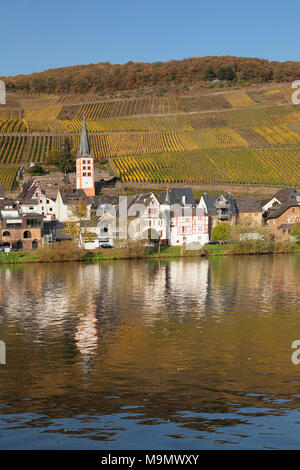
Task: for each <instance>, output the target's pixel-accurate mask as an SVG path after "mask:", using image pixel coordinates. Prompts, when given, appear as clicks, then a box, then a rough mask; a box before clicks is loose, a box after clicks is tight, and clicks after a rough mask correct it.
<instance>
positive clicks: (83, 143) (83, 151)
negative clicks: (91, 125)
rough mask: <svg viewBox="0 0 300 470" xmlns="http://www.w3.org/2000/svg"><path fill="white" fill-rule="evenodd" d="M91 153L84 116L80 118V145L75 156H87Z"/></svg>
mask: <svg viewBox="0 0 300 470" xmlns="http://www.w3.org/2000/svg"><path fill="white" fill-rule="evenodd" d="M91 155H92V152H91V148H90V143H89V137H88V133H87V128H86V123H85V118H84V117H83V120H82V128H81V136H80V146H79V150H78V153H77V157H79V158H80V157H89V156H91Z"/></svg>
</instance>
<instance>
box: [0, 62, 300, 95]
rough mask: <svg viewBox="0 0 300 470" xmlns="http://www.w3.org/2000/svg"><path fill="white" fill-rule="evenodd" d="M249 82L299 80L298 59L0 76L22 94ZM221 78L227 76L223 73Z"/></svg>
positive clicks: (134, 65) (137, 64)
mask: <svg viewBox="0 0 300 470" xmlns="http://www.w3.org/2000/svg"><path fill="white" fill-rule="evenodd" d="M226 68H227V70H228V69H231V77H230V79H231V80H235V81H243V80H244V81H248V82H250V83H264V82H270V81H275V82H283V81H284V82H291V81H293V80H297V79H300V62H269V61H268V60H264V59H255V58H243V57H230V56H222V57H194V58H190V59H183V60H171V61H168V62H154V63H142V62H128V63H126V64H122V65H119V64H111V63H109V62H104V63H98V64H89V65H76V66H72V67H63V68H57V69H50V70H46V71H44V72H39V73H33V74H30V75H18V76H15V77H2V79H4V80H5V83H6V87H7V90H8V91H16V92H24V93H49V94H59V93H88V92H100V93H101V92H102V93H113V92H116V91H121V90H134V89H140V88H144V87H156V86H177V85H183V84H195V83H197V82H200V83H201V81H202V82H203V81H206V80H209V79H213V77H214V76H215V77H221V78H222V73H223V72H224V69H225V72H226ZM224 78H226V73H225V76H224Z"/></svg>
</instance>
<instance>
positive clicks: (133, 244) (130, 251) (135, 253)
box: [127, 240, 148, 259]
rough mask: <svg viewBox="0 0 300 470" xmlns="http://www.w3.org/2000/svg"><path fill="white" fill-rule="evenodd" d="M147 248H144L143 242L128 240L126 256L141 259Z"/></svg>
mask: <svg viewBox="0 0 300 470" xmlns="http://www.w3.org/2000/svg"><path fill="white" fill-rule="evenodd" d="M146 251H148V250H147V248H146V247H145V241H144V240H137V241H135V240H128V242H127V256H128V258H137V259H138V258H143V257H144V256H145V253H146Z"/></svg>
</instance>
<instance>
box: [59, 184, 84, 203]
mask: <svg viewBox="0 0 300 470" xmlns="http://www.w3.org/2000/svg"><path fill="white" fill-rule="evenodd" d="M59 192H60V195H61V198H62V201H63V203H64V204H71V203H72V202H75V201H78V200H79V199H85V200H86V201H87V202H89V198H88V197H87V195H86V194H85V192H84V190H83V189H72V188H70V189H60V190H59Z"/></svg>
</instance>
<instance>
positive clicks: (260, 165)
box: [112, 147, 300, 186]
mask: <svg viewBox="0 0 300 470" xmlns="http://www.w3.org/2000/svg"><path fill="white" fill-rule="evenodd" d="M112 166H113V168H114V169H115V171H116V173H117V174H118V176H119V177H120V178H121V180H122V181H124V182H139V181H140V182H145V183H149V182H152V183H175V182H177V183H198V184H221V183H224V184H259V185H279V186H280V185H287V186H292V185H295V186H296V185H299V181H300V147H298V148H294V149H247V150H245V149H234V150H231V151H228V150H216V151H214V152H212V151H206V152H205V151H204V152H203V151H201V152H198V151H197V152H195V151H194V152H183V153H182V154H179V153H174V154H172V153H168V154H158V155H151V156H147V157H146V156H145V157H144V156H142V157H124V158H119V159H114V160H113V161H112Z"/></svg>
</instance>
